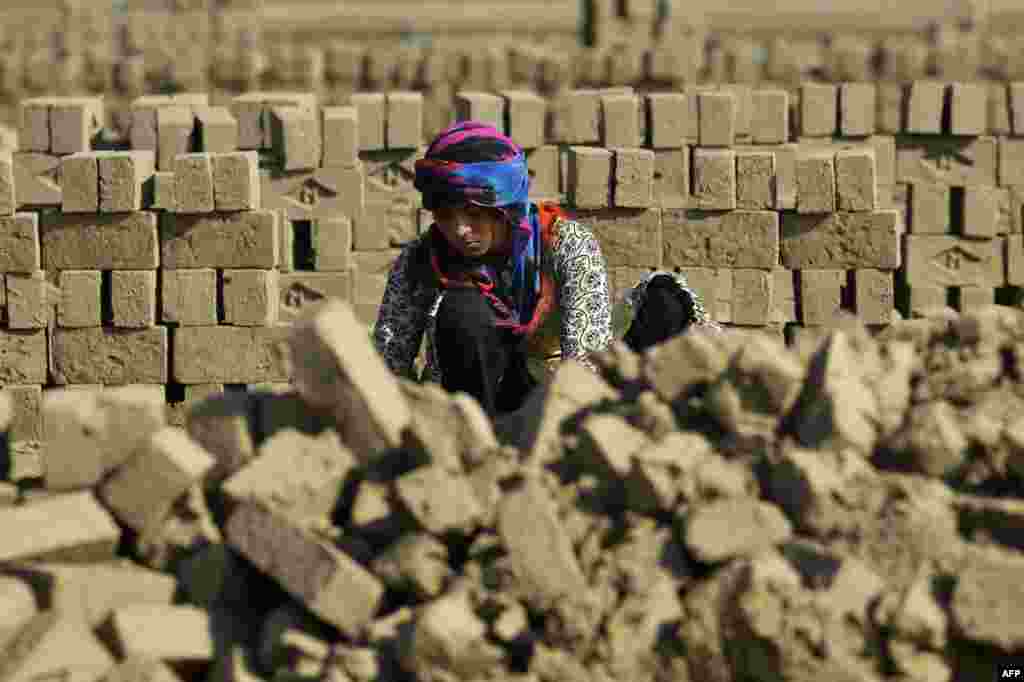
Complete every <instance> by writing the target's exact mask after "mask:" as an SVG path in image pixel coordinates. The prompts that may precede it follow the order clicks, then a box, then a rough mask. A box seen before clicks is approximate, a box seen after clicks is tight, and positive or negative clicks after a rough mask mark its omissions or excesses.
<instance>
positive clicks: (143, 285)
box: [110, 270, 156, 329]
mask: <svg viewBox="0 0 1024 682" xmlns="http://www.w3.org/2000/svg"><path fill="white" fill-rule="evenodd" d="M110 291H111V302H112V304H111V311H112V314H113V318H112V320H111V321H112V322H113V323H114V326H115V327H120V328H122V329H144V328H146V327H152V326H153V325H155V324H156V270H115V271H113V272H112V273H110Z"/></svg>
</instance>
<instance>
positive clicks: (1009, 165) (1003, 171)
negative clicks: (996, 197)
mask: <svg viewBox="0 0 1024 682" xmlns="http://www.w3.org/2000/svg"><path fill="white" fill-rule="evenodd" d="M999 184H1000V186H1002V187H1011V186H1016V185H1024V139H1019V138H1008V137H1001V138H999Z"/></svg>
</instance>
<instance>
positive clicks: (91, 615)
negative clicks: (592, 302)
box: [0, 300, 1024, 682]
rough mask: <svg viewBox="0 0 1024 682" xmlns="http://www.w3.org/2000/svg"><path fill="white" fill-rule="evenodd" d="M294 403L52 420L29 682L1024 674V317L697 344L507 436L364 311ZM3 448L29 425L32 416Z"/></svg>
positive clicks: (11, 649) (123, 395)
mask: <svg viewBox="0 0 1024 682" xmlns="http://www.w3.org/2000/svg"><path fill="white" fill-rule="evenodd" d="M287 348H288V358H287V360H288V364H289V371H290V372H291V375H292V377H293V384H292V388H291V389H289V390H284V391H283V390H276V391H270V390H268V391H263V392H253V393H224V394H218V395H214V396H211V397H209V398H207V399H206V400H203V401H200V402H199V403H197V404H196V405H195V406H193V408H192V409H191V410H190V412H189V414H188V415H187V418H186V425H185V427H184V428H182V427H177V426H169V425H168V424H167V422H166V411H165V406H164V404H163V402H162V400H161V397H160V396H159V394H155V393H152V392H147V391H146V390H145V389H140V388H137V387H122V388H107V389H106V390H104V391H102V392H100V391H89V390H71V389H67V390H58V391H49V392H47V393H46V394H45V397H44V405H43V411H44V423H45V425H46V431H47V433H46V436H47V438H46V441H45V443H44V446H43V450H42V452H41V457H42V462H41V463H42V471H41V472H38V474H37V475H32V476H27V477H24V476H23V477H18V478H13V480H9V481H8V482H5V483H0V528H3V529H4V533H3V539H2V541H0V562H2V563H0V650H2V651H4V652H5V653H4V655H2V656H0V680H3V681H4V682H24V681H27V680H30V679H32V680H37V679H42V678H44V677H45V678H47V679H53V678H54V677H55V676H63V677H62V679H67V680H75V681H76V682H77V681H79V680H81V681H82V682H94V681H98V680H106V681H108V682H113V681H114V680H118V681H120V680H125V681H128V680H140V681H141V680H143V679H147V680H161V681H162V682H173V681H180V682H190V681H193V680H195V681H197V682H227V681H232V682H242V681H255V680H258V679H260V680H271V679H272V680H281V681H284V680H289V681H295V680H312V679H317V680H321V679H322V680H330V681H331V682H349V681H352V682H357V681H359V682H362V681H367V682H369V681H371V680H381V681H384V680H387V681H392V680H394V681H396V682H397V681H400V680H422V681H427V680H430V681H438V682H440V681H445V682H456V681H467V682H468V681H470V680H472V681H477V682H482V681H484V680H506V681H509V682H511V681H512V680H516V681H519V682H556V681H557V682H565V681H575V680H579V681H581V682H582V681H584V680H588V681H589V680H608V681H611V680H638V681H639V680H650V681H652V682H654V681H661V680H701V681H709V682H728V681H732V680H736V681H739V680H743V681H744V682H749V681H754V680H764V681H766V682H767V681H768V680H773V681H777V680H809V679H830V680H857V681H864V682H866V681H874V680H901V681H904V682H917V681H920V682H939V681H942V680H976V679H987V678H986V677H983V676H985V675H988V674H990V671H989V667H988V666H990V665H991V663H992V661H993V660H994V659H995V657H997V656H1000V655H1004V654H1011V653H1021V652H1022V651H1024V617H1022V616H1021V614H1022V613H1024V610H1022V609H1021V606H1024V588H1022V587H1021V585H1022V583H1021V581H1020V579H1019V576H1020V575H1021V571H1022V570H1024V557H1022V556H1021V548H1022V547H1024V534H1022V532H1021V528H1022V527H1024V501H1022V500H1021V499H1020V498H1021V494H1020V491H1021V490H1022V488H1021V479H1022V477H1024V417H1022V416H1021V414H1022V411H1021V409H1020V406H1021V404H1022V402H1024V384H1022V382H1021V371H1022V363H1021V356H1022V354H1024V312H1021V311H1018V310H1014V309H1010V308H1002V307H995V306H992V307H988V308H983V309H979V310H978V311H976V312H972V313H970V314H965V315H962V316H958V315H957V314H955V313H953V312H951V311H945V312H942V311H939V314H937V315H935V316H932V317H928V318H922V319H915V320H910V321H905V322H900V323H897V324H894V325H892V326H891V327H890V328H888V329H887V330H885V331H884V332H882V333H881V334H880V335H879V336H877V337H871V336H870V335H869V334H868V333H867V332H866V331H865V330H864V329H863V328H862V327H861V326H859V323H857V322H855V321H852V320H851V321H849V322H848V323H847V322H840V323H839V324H838V325H837V326H836V328H835V329H833V330H832V331H830V332H829V333H828V334H826V335H824V336H823V337H822V338H821V339H820V341H817V342H814V344H813V345H812V344H811V342H809V341H808V343H806V344H803V345H801V346H799V347H798V348H796V349H794V350H788V349H786V348H785V346H784V345H783V344H782V343H781V342H779V341H777V340H776V339H774V338H771V337H769V336H766V335H763V334H756V333H752V332H740V331H733V332H728V333H726V334H723V335H721V336H708V335H703V334H697V333H693V334H687V335H683V336H680V337H677V338H675V339H673V340H670V341H669V342H667V343H665V344H663V345H661V346H659V347H657V348H655V349H652V350H651V351H649V352H648V353H646V354H644V355H635V354H633V353H631V352H630V351H628V350H627V349H625V347H624V346H622V345H621V344H618V343H617V344H616V345H615V346H614V347H613V348H612V349H610V350H609V351H607V352H606V353H604V354H602V355H601V357H600V366H601V368H602V374H601V375H600V376H599V375H597V374H593V373H591V372H589V371H588V370H586V369H585V368H583V367H582V366H581V365H579V364H577V363H574V362H573V363H566V364H565V365H563V366H562V367H561V368H560V369H559V371H558V373H557V374H556V375H555V377H554V379H553V380H552V383H551V384H550V385H549V386H547V387H546V388H544V389H542V390H541V391H540V392H538V394H537V395H536V396H535V398H534V399H532V400H531V401H530V402H529V403H528V404H527V405H526V406H525V407H524V408H523V410H521V411H520V412H519V413H517V414H516V415H513V416H511V417H507V418H502V419H500V420H499V421H498V422H497V423H496V425H493V426H492V424H491V422H490V421H489V420H488V419H487V418H486V417H485V415H484V414H483V412H482V411H481V409H480V407H479V405H478V404H477V403H476V402H475V401H474V400H473V399H471V398H469V397H468V396H466V395H465V394H454V395H449V394H447V393H445V392H444V391H443V390H442V389H441V388H440V387H438V386H436V385H431V384H422V385H421V384H416V383H413V382H409V381H406V380H404V379H396V378H395V377H394V376H393V375H391V374H390V373H389V371H388V370H387V369H386V367H385V365H384V364H383V361H382V360H381V359H380V358H379V356H377V355H376V353H375V351H374V350H373V347H372V346H371V345H370V343H369V342H368V340H367V338H366V335H365V332H364V331H363V329H362V327H361V326H360V325H358V324H357V323H356V317H355V313H354V312H353V310H352V308H351V306H350V305H349V304H348V303H345V302H342V301H337V300H329V301H327V302H325V303H322V304H319V305H318V306H316V307H314V308H311V309H310V310H309V312H308V313H306V315H305V316H304V317H303V318H302V319H300V320H299V321H298V322H297V323H296V324H295V326H294V327H293V328H292V329H291V330H290V332H289V337H288V343H287ZM0 400H3V401H5V402H0V431H4V430H6V424H7V422H8V421H9V419H10V412H11V406H10V404H9V400H8V399H6V398H4V397H3V394H0Z"/></svg>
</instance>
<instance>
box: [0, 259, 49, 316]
mask: <svg viewBox="0 0 1024 682" xmlns="http://www.w3.org/2000/svg"><path fill="white" fill-rule="evenodd" d="M5 285H6V286H5V288H6V290H7V326H8V328H9V329H20V330H26V329H44V328H45V327H46V325H47V322H48V321H49V319H50V311H51V307H50V304H51V303H52V302H54V301H52V297H51V296H50V295H49V292H48V286H47V281H46V278H45V273H44V272H43V271H42V270H37V271H35V272H33V273H27V274H16V275H14V274H9V275H6V276H5Z"/></svg>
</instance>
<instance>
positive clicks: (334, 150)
mask: <svg viewBox="0 0 1024 682" xmlns="http://www.w3.org/2000/svg"><path fill="white" fill-rule="evenodd" d="M356 112H357V110H356V108H355V107H354V106H341V107H324V108H323V128H322V129H323V152H324V156H323V161H322V165H324V166H351V165H354V164H355V163H357V162H358V161H359V140H360V137H359V117H358V115H357V113H356Z"/></svg>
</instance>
